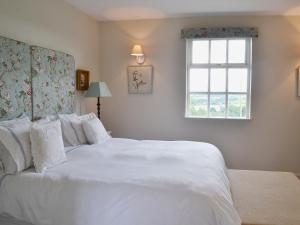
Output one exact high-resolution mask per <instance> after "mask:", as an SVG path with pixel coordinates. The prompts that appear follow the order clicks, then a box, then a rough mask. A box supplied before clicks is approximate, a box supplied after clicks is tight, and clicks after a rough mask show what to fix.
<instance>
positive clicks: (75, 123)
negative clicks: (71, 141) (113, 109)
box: [71, 113, 96, 144]
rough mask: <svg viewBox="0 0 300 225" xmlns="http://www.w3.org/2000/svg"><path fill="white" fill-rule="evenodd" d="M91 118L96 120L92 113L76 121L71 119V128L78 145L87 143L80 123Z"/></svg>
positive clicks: (79, 117)
mask: <svg viewBox="0 0 300 225" xmlns="http://www.w3.org/2000/svg"><path fill="white" fill-rule="evenodd" d="M93 118H96V115H95V114H94V113H89V114H86V115H82V116H78V117H77V118H76V119H71V126H72V128H73V129H74V132H75V135H76V138H77V140H78V142H79V144H86V143H88V141H87V137H86V135H85V132H84V130H83V127H82V122H83V121H85V120H89V119H93Z"/></svg>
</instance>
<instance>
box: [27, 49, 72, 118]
mask: <svg viewBox="0 0 300 225" xmlns="http://www.w3.org/2000/svg"><path fill="white" fill-rule="evenodd" d="M31 73H32V87H33V103H32V104H33V118H34V119H37V118H40V117H44V116H46V115H56V114H59V113H72V112H74V108H75V61H74V57H73V56H71V55H68V54H66V53H62V52H58V51H54V50H50V49H46V48H41V47H37V46H32V47H31Z"/></svg>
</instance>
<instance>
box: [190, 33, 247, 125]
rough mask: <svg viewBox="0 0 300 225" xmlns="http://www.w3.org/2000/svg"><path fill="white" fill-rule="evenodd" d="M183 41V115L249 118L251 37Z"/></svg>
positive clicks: (192, 116)
mask: <svg viewBox="0 0 300 225" xmlns="http://www.w3.org/2000/svg"><path fill="white" fill-rule="evenodd" d="M186 41H187V52H186V55H187V62H186V69H187V73H186V74H187V85H186V86H187V90H186V91H187V94H186V117H191V118H226V119H250V102H251V51H252V39H251V38H209V39H187V40H186Z"/></svg>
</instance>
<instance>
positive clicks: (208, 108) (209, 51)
mask: <svg viewBox="0 0 300 225" xmlns="http://www.w3.org/2000/svg"><path fill="white" fill-rule="evenodd" d="M208 46H209V47H208V64H210V54H211V41H209V44H208ZM207 83H208V89H207V90H208V95H207V97H208V99H207V117H208V118H210V68H208V82H207Z"/></svg>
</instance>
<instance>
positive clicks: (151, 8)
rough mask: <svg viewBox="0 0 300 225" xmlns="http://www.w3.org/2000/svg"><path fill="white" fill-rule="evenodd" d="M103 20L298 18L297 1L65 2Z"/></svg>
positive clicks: (174, 0)
mask: <svg viewBox="0 0 300 225" xmlns="http://www.w3.org/2000/svg"><path fill="white" fill-rule="evenodd" d="M65 1H67V2H69V3H70V4H72V5H74V6H75V7H77V8H78V9H80V10H82V11H84V12H85V13H87V14H89V15H91V16H93V17H95V18H97V19H98V20H100V21H105V20H136V19H153V18H166V17H186V16H197V15H244V14H246V15H249V14H254V15H300V0H65Z"/></svg>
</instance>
